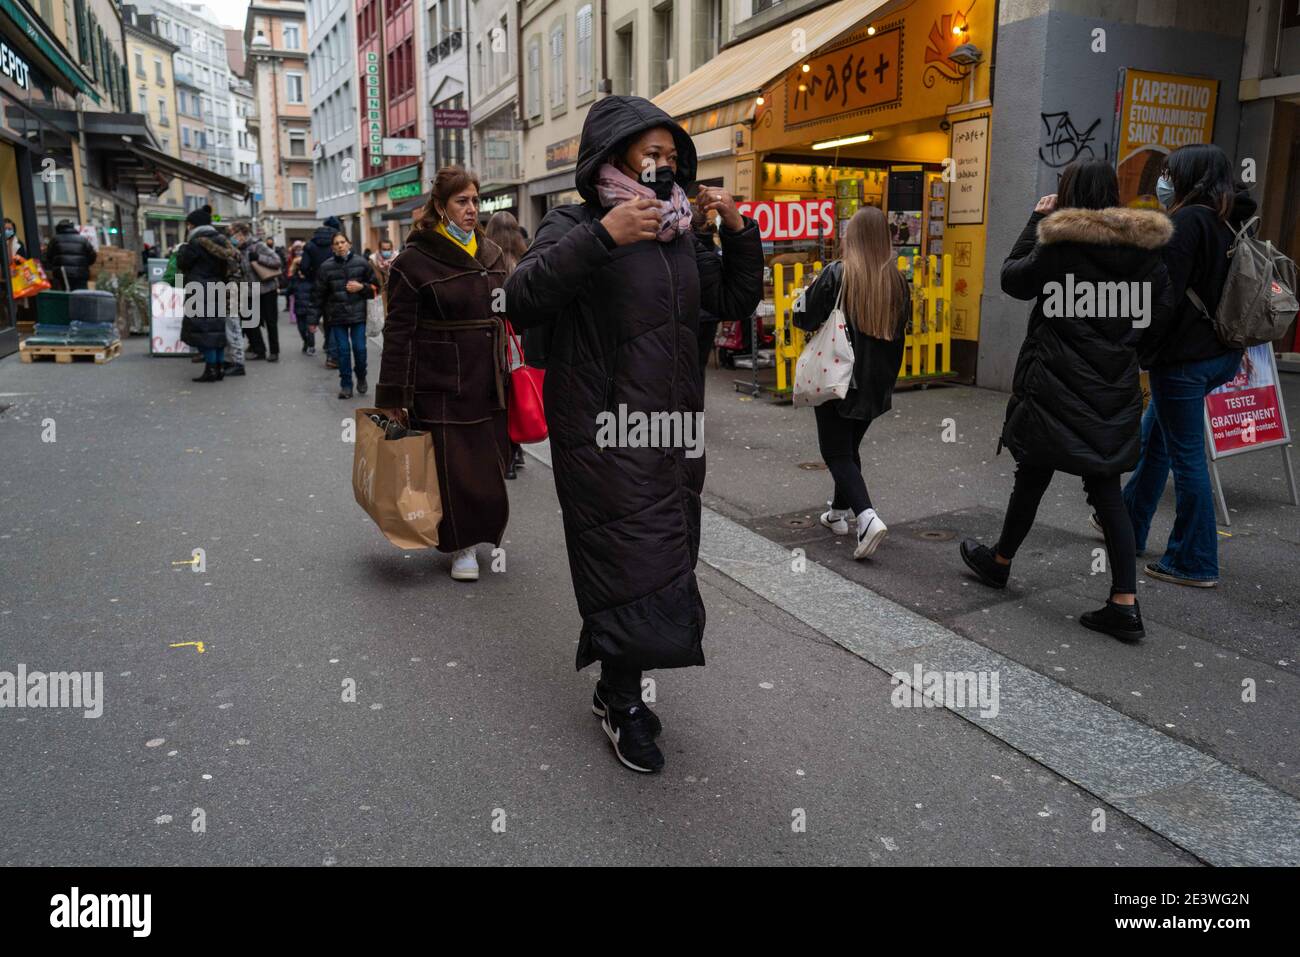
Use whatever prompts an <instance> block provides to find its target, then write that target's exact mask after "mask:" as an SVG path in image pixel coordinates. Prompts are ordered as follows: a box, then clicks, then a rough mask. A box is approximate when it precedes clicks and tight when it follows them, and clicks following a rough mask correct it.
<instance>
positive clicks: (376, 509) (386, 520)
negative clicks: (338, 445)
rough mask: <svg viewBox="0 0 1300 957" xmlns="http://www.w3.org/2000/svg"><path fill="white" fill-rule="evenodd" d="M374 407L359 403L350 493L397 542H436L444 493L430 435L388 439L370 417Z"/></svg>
mask: <svg viewBox="0 0 1300 957" xmlns="http://www.w3.org/2000/svg"><path fill="white" fill-rule="evenodd" d="M377 412H379V410H378V409H357V420H356V426H357V428H356V444H355V446H354V447H353V452H352V494H353V495H354V496H355V497H356V500H357V504H358V505H360V506H361V507H362V508H363V509H365V511H366V514H367V515H369V516H370V517H371V518H372V519H374V521H375V524H376V525H378V526H379V530H380V531H381V532H383V533H384V536H385V537H386V538H387V539H388V540H389V541H390V542H392V543H393V544H394V545H396V546H397V547H398V548H430V547H432V546H435V545H437V544H438V523H439V522H440V521H442V499H441V497H440V496H439V494H438V469H437V467H436V465H435V463H434V457H433V437H432V436H431V435H429V433H428V432H422V433H419V434H417V435H412V436H408V437H406V438H401V439H387V438H385V437H384V430H383V429H381V428H380V427H379V426H378V425H376V424H375V423H374V422H373V421H371V419H370V415H371V414H372V413H377Z"/></svg>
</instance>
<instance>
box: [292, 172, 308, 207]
mask: <svg viewBox="0 0 1300 957" xmlns="http://www.w3.org/2000/svg"><path fill="white" fill-rule="evenodd" d="M290 186H291V190H292V195H291V197H290V198H291V200H292V202H293V208H294V209H306V208H307V181H306V180H298V179H296V180H294V181H293V182H292V183H291V184H290Z"/></svg>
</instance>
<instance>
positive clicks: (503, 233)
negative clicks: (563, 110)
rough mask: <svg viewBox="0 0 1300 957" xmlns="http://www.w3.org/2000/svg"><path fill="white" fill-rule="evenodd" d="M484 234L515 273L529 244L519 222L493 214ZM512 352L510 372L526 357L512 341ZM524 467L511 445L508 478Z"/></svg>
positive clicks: (518, 451)
mask: <svg viewBox="0 0 1300 957" xmlns="http://www.w3.org/2000/svg"><path fill="white" fill-rule="evenodd" d="M484 232H485V233H486V234H487V238H488V239H490V240H492V241H493V242H494V243H496V244H497V245H498V246H500V247H501V252H502V254H503V255H504V256H505V266H506V275H507V276H508V275H509V274H510V273H512V272H514V271H515V267H516V266H518V265H519V260H521V259H523V258H524V253H526V252H528V244H527V243H526V242H525V241H524V234H523V230H521V229H520V228H519V221H518V220H517V219H515V217H514V216H513V215H511V214H510V213H507V212H506V211H505V210H501V211H500V212H496V213H493V214H492V218H491V219H489V220H488V224H487V227H486V229H485V230H484ZM506 347H507V349H509V352H510V371H511V372H514V371H515V369H517V368H519V366H521V365H523V363H524V357H523V356H522V355H520V354H519V350H517V349H516V348H515V343H514V342H513V341H510V342H508V343H507V344H506ZM523 467H524V450H523V449H522V448H520V447H519V445H518V444H517V443H515V442H511V443H510V464H509V466H508V467H507V468H506V478H508V479H514V478H518V476H519V472H518V470H519V469H521V468H523Z"/></svg>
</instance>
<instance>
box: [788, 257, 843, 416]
mask: <svg viewBox="0 0 1300 957" xmlns="http://www.w3.org/2000/svg"><path fill="white" fill-rule="evenodd" d="M843 301H844V277H843V274H842V273H841V276H840V291H839V293H838V294H836V296H835V308H834V309H832V310H831V314H830V315H829V316H827V317H826V321H825V322H823V323H822V324H821V327H820V328H819V329H818V330H817V331H816V332H814V333H813V337H812V338H811V339H809V340H808V343H807V345H805V346H804V347H803V352H801V353H799V361H798V362H796V363H795V366H794V404H795V405H821V404H822V403H823V402H829V401H830V400H831V399H842V398H844V396H845V395H847V394H848V391H849V385H850V384H851V383H852V381H853V343H852V342H851V341H849V329H848V324H847V323H848V320H847V319H846V318H845V316H844V310H843V309H842V308H840V305H841V303H842V302H843Z"/></svg>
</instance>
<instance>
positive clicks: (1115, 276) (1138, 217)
mask: <svg viewBox="0 0 1300 957" xmlns="http://www.w3.org/2000/svg"><path fill="white" fill-rule="evenodd" d="M1053 209H1055V212H1053ZM1172 235H1173V226H1172V225H1171V224H1170V222H1169V219H1168V217H1166V216H1165V215H1164V214H1163V213H1161V212H1157V211H1154V210H1144V209H1127V208H1123V207H1120V206H1119V182H1118V180H1117V179H1116V177H1115V171H1114V169H1113V168H1112V167H1111V166H1110V164H1109V163H1104V162H1101V161H1099V160H1093V161H1088V162H1083V163H1072V164H1070V165H1069V166H1068V167H1066V169H1065V172H1064V173H1063V174H1062V176H1061V185H1060V193H1059V194H1058V195H1054V196H1044V197H1043V198H1042V199H1041V200H1039V201H1038V206H1037V207H1035V209H1034V214H1033V216H1031V217H1030V219H1029V224H1028V225H1027V226H1026V227H1025V229H1024V231H1023V232H1022V233H1021V234H1020V238H1019V239H1018V240H1017V241H1016V244H1015V246H1014V247H1012V250H1011V254H1010V255H1009V256H1008V257H1007V260H1006V262H1005V263H1003V265H1002V291H1003V292H1005V293H1006V294H1007V295H1009V296H1014V297H1015V298H1016V299H1033V300H1035V302H1034V309H1033V312H1032V313H1031V314H1030V317H1029V329H1028V331H1027V333H1026V336H1025V343H1024V346H1023V347H1022V348H1021V350H1020V356H1019V358H1018V359H1017V360H1016V371H1015V376H1014V379H1013V382H1012V395H1011V400H1010V401H1009V402H1008V403H1007V416H1006V421H1005V423H1004V424H1003V426H1002V437H1001V439H1000V440H999V442H998V451H1001V449H1002V446H1004V445H1005V446H1006V447H1007V448H1008V449H1010V451H1011V454H1012V456H1013V457H1014V458H1015V460H1016V478H1015V487H1014V488H1013V490H1012V492H1011V501H1010V503H1009V504H1008V506H1007V514H1006V518H1005V520H1004V522H1003V525H1002V535H1001V537H1000V538H999V539H998V541H997V544H996V545H995V546H994V547H993V548H989V547H988V546H985V545H980V544H979V543H977V542H975V541H974V540H973V539H967V540H966V541H965V542H963V543H962V545H961V556H962V559H963V560H964V561H965V562H966V564H967V566H969V567H970V569H971V570H972V571H974V572H975V573H976V575H978V576H979V577H980V579H981V580H982V581H983V582H984V583H985V584H988V585H992V586H993V587H995V588H1003V587H1005V586H1006V583H1007V578H1008V576H1009V573H1010V567H1011V560H1012V559H1013V558H1014V557H1015V555H1016V550H1017V549H1018V548H1019V547H1020V544H1021V542H1023V541H1024V540H1025V537H1026V536H1027V535H1028V534H1029V530H1030V529H1031V528H1032V527H1033V524H1034V516H1035V514H1036V513H1037V511H1038V503H1039V501H1040V500H1041V499H1042V497H1043V493H1044V492H1046V491H1047V486H1048V483H1050V482H1051V480H1052V474H1053V472H1056V471H1061V472H1068V473H1070V474H1072V475H1080V476H1082V477H1083V487H1084V490H1085V491H1086V492H1087V495H1088V501H1089V502H1090V503H1091V504H1092V507H1093V510H1094V513H1095V515H1096V516H1097V519H1098V521H1099V523H1100V525H1101V528H1102V530H1103V532H1104V534H1105V536H1106V551H1107V555H1108V558H1109V562H1110V569H1111V594H1110V598H1109V599H1108V600H1107V602H1106V604H1105V606H1103V607H1102V608H1101V609H1100V610H1098V611H1094V612H1088V613H1086V614H1084V615H1082V616H1081V618H1080V623H1081V624H1082V625H1084V626H1085V627H1087V628H1091V629H1093V630H1094V631H1100V632H1103V633H1104V634H1108V635H1111V636H1113V637H1115V638H1119V639H1121V640H1124V641H1137V640H1139V639H1141V638H1142V637H1143V636H1144V634H1145V632H1144V631H1143V628H1142V614H1141V611H1140V609H1139V608H1138V604H1137V595H1136V592H1137V568H1136V561H1135V551H1134V545H1133V528H1132V526H1131V525H1130V524H1129V520H1128V513H1127V511H1126V510H1125V509H1124V504H1123V501H1122V500H1121V498H1120V483H1119V478H1120V475H1121V473H1123V472H1125V471H1127V470H1128V469H1130V468H1132V467H1133V465H1134V463H1136V462H1137V458H1138V451H1139V447H1140V444H1139V421H1140V419H1141V414H1142V392H1141V385H1140V383H1139V377H1138V361H1137V341H1138V336H1139V335H1140V334H1141V330H1142V329H1143V328H1146V327H1147V326H1149V325H1150V324H1151V323H1152V322H1153V320H1154V317H1156V316H1157V315H1160V314H1161V312H1162V310H1166V309H1168V308H1169V305H1170V303H1169V298H1168V297H1169V276H1168V272H1167V270H1166V268H1165V264H1164V260H1163V259H1162V258H1161V249H1162V248H1163V247H1164V245H1165V244H1166V243H1167V242H1169V238H1170V237H1171V236H1172Z"/></svg>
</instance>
